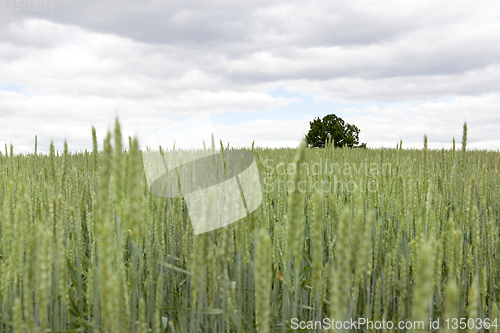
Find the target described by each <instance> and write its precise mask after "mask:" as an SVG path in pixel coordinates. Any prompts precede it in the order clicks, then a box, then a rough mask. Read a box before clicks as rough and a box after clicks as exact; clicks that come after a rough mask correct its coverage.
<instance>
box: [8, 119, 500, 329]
mask: <svg viewBox="0 0 500 333" xmlns="http://www.w3.org/2000/svg"><path fill="white" fill-rule="evenodd" d="M92 134H93V140H94V149H93V151H92V152H87V151H85V152H81V153H71V152H69V150H68V147H67V145H66V144H65V146H64V150H63V151H62V152H56V151H55V148H54V145H51V149H50V154H48V155H43V154H39V153H37V147H36V143H35V152H34V153H33V154H19V155H15V154H13V147H12V146H11V147H10V148H9V147H7V146H6V147H5V152H2V153H0V211H1V213H0V237H1V238H0V256H1V259H0V263H1V266H0V332H155V333H159V332H289V331H294V330H295V329H297V331H303V332H306V331H307V332H312V331H318V332H320V331H326V330H327V328H326V327H325V326H323V327H322V328H319V327H318V325H320V324H318V323H322V324H324V323H326V322H328V321H330V322H333V320H335V321H347V320H352V319H353V318H355V319H357V318H366V319H367V320H368V321H379V322H381V321H384V322H385V323H389V322H391V323H394V327H388V326H387V325H386V327H383V328H380V327H369V326H368V325H365V326H363V327H358V328H352V327H351V328H349V329H345V328H340V329H337V331H351V332H410V331H421V332H436V331H442V332H448V331H449V332H458V331H459V332H466V331H468V332H499V331H500V329H499V328H498V325H497V324H498V323H497V318H498V317H499V315H500V313H499V301H500V295H499V287H498V286H499V282H500V279H499V271H500V267H499V263H500V243H499V223H500V202H499V197H500V195H499V194H500V193H499V191H500V153H499V152H494V151H481V150H467V149H466V144H467V128H466V125H464V134H463V138H462V145H461V147H460V148H459V149H455V142H454V140H453V142H454V143H453V149H450V150H444V149H442V150H431V149H428V148H427V138H424V140H423V141H424V142H423V148H422V149H405V148H404V147H403V143H402V142H400V143H399V144H398V145H397V147H396V148H393V149H387V148H386V149H382V148H381V149H349V148H343V149H339V148H334V147H333V145H331V144H329V145H327V147H326V148H323V149H311V148H307V147H305V146H304V145H302V146H300V147H299V148H297V149H291V148H282V149H262V148H254V147H252V148H251V149H249V150H251V151H252V153H253V154H254V156H255V158H256V161H257V164H258V166H259V173H260V179H261V188H262V195H263V200H262V204H261V206H260V207H259V209H257V210H256V211H254V212H253V213H252V214H250V215H249V216H247V217H246V218H244V219H242V220H240V221H237V222H236V223H233V224H230V225H229V226H226V227H224V228H220V229H217V230H214V231H211V232H207V233H204V234H200V235H196V236H195V235H194V233H193V228H192V226H191V222H190V219H189V214H188V212H187V209H186V204H185V202H184V200H183V199H182V198H161V197H155V196H153V195H152V194H151V193H150V191H149V189H148V186H147V182H146V176H145V173H144V168H143V164H142V155H141V152H140V151H139V145H138V142H137V140H135V139H132V138H128V141H129V144H128V146H127V147H122V135H121V131H120V127H119V124H118V121H117V122H116V125H115V129H114V131H113V133H108V135H107V137H106V139H105V140H104V143H103V145H102V147H103V149H101V150H98V142H97V140H96V133H95V130H94V129H92ZM89 135H90V133H89ZM125 141H126V140H125ZM221 147H222V148H223V146H222V143H221ZM223 149H224V148H223ZM225 149H231V148H225ZM454 319H456V320H457V322H456V324H457V325H454ZM462 319H463V320H462ZM437 320H439V323H440V326H439V328H437V327H435V326H434V327H432V325H431V324H429V323H430V322H435V321H437ZM446 320H448V321H446ZM462 321H463V323H465V327H464V326H463V323H462ZM300 322H302V324H303V325H302V326H301V324H298V323H300ZM398 322H407V323H416V322H423V323H424V325H423V326H421V327H419V328H417V329H410V328H403V329H401V328H400V327H397V325H396V323H398ZM446 323H448V324H446ZM297 326H298V328H297Z"/></svg>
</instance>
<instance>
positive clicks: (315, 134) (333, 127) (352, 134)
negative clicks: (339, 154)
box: [306, 114, 366, 148]
mask: <svg viewBox="0 0 500 333" xmlns="http://www.w3.org/2000/svg"><path fill="white" fill-rule="evenodd" d="M310 124H311V128H310V129H309V132H308V133H307V135H306V141H307V144H308V145H309V146H311V147H318V148H319V147H324V146H325V144H326V143H327V140H328V134H329V135H330V137H331V139H330V140H331V142H332V143H333V145H334V146H335V147H339V148H340V147H343V146H347V147H350V148H358V147H359V148H366V143H362V144H361V145H359V128H357V127H356V126H354V125H351V124H348V123H346V122H344V120H343V119H342V118H340V117H337V116H336V115H334V114H329V115H327V116H325V117H323V119H320V118H316V119H314V120H313V121H311V122H310Z"/></svg>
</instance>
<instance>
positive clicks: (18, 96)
mask: <svg viewBox="0 0 500 333" xmlns="http://www.w3.org/2000/svg"><path fill="white" fill-rule="evenodd" d="M37 1H38V2H37ZM40 1H41V0H34V1H31V3H29V2H28V1H25V2H24V3H23V4H24V8H21V6H20V3H21V2H20V1H19V5H18V7H17V8H16V7H15V4H14V2H9V1H7V0H6V1H5V4H4V3H1V4H0V6H1V7H0V65H1V66H0V144H1V145H2V147H1V148H2V149H1V150H2V151H3V146H4V143H7V144H11V143H12V144H13V145H14V148H15V151H16V152H32V151H33V149H34V136H35V135H38V141H39V149H40V150H46V149H48V145H49V143H50V140H53V141H54V143H55V145H56V149H58V150H61V149H62V147H63V142H64V140H65V139H66V140H67V141H68V145H69V147H70V149H71V150H74V151H78V150H82V149H91V147H92V144H91V126H95V127H96V129H97V132H98V137H99V140H100V142H102V138H103V137H104V136H105V133H106V131H107V130H108V129H110V128H112V124H113V121H114V119H115V117H119V119H120V122H121V124H122V129H123V132H124V134H125V136H128V135H131V136H134V135H138V136H139V138H140V139H141V138H142V137H143V136H144V135H146V134H147V133H153V132H155V131H157V130H160V129H161V128H163V127H165V126H168V125H171V124H173V123H175V122H177V121H180V120H183V119H185V118H188V117H193V116H197V115H200V114H203V113H206V112H209V113H210V115H211V119H212V123H213V128H214V131H215V133H216V135H217V137H220V138H221V139H222V140H223V141H224V142H229V143H230V144H231V146H250V145H251V143H252V141H254V140H255V144H256V145H258V146H269V147H281V146H296V145H297V144H298V143H299V141H300V139H301V138H302V136H303V135H304V134H305V133H306V131H307V129H308V126H309V121H310V120H312V119H313V118H315V117H323V116H325V115H327V114H329V113H335V114H337V115H338V116H340V117H342V118H343V119H344V120H345V121H347V122H348V123H353V124H355V125H356V126H358V127H359V128H360V129H361V133H360V141H361V142H367V144H368V146H369V147H373V148H377V147H381V146H384V147H395V146H396V144H397V143H398V142H399V140H403V146H404V147H422V145H423V136H424V134H427V136H428V140H429V146H430V147H431V148H442V147H445V148H449V147H451V143H452V139H453V137H455V138H456V140H457V142H460V141H461V132H462V125H463V123H464V121H467V124H468V128H469V136H468V138H469V140H468V147H470V148H478V149H493V150H498V149H500V130H499V129H500V43H498V36H500V20H498V17H499V14H500V7H499V5H498V3H497V1H495V0H477V1H474V2H472V1H462V0H454V1H446V0H445V1H430V0H420V1H408V0H398V1H385V0H379V1H314V0H313V1H294V0H286V1H280V0H265V1H264V0H246V1H227V0H205V1H190V0H182V1H178V0H170V1H128V0H125V1H123V0H122V1H111V0H104V1H103V0H99V1H96V0H91V1H89V0H85V1H83V0H76V1H56V0H54V2H53V6H50V7H51V8H45V10H44V11H41V9H42V7H41V3H40ZM28 5H29V6H28ZM28 7H29V8H28ZM19 8H21V9H20V10H18V9H19ZM35 8H36V9H38V10H37V11H35V10H34V9H35Z"/></svg>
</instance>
